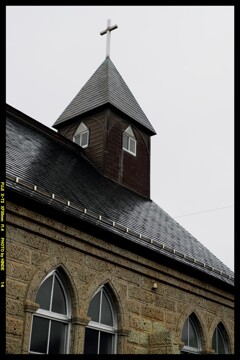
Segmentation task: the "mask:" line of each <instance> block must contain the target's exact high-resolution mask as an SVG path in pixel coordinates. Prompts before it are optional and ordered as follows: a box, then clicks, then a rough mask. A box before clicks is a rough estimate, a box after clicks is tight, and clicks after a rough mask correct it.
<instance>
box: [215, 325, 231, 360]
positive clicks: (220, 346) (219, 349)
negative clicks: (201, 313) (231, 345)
mask: <svg viewBox="0 0 240 360" xmlns="http://www.w3.org/2000/svg"><path fill="white" fill-rule="evenodd" d="M212 348H213V350H215V354H228V346H227V333H226V330H225V328H224V326H223V325H222V324H221V323H220V324H218V326H217V327H216V329H215V331H214V334H213V339H212Z"/></svg>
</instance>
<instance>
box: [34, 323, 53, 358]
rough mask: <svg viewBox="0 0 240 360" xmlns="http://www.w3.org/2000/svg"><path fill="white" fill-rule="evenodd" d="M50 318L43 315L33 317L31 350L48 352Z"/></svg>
mask: <svg viewBox="0 0 240 360" xmlns="http://www.w3.org/2000/svg"><path fill="white" fill-rule="evenodd" d="M48 327H49V320H48V319H43V318H41V317H37V316H34V317H33V326H32V338H31V345H30V351H34V352H38V353H42V354H46V352H47V340H48Z"/></svg>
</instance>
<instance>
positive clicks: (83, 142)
mask: <svg viewBox="0 0 240 360" xmlns="http://www.w3.org/2000/svg"><path fill="white" fill-rule="evenodd" d="M73 142H75V143H76V144H78V145H80V146H81V147H82V148H86V147H88V143H89V130H88V128H87V127H86V125H85V124H84V123H83V122H81V123H80V125H79V126H78V128H77V130H76V131H75V133H74V135H73Z"/></svg>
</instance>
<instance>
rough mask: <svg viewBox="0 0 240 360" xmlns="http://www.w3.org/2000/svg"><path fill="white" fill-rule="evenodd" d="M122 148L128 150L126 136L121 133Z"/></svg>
mask: <svg viewBox="0 0 240 360" xmlns="http://www.w3.org/2000/svg"><path fill="white" fill-rule="evenodd" d="M123 148H124V149H126V150H128V136H127V135H126V134H123Z"/></svg>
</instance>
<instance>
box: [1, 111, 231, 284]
mask: <svg viewBox="0 0 240 360" xmlns="http://www.w3.org/2000/svg"><path fill="white" fill-rule="evenodd" d="M35 123H36V126H35V127H32V126H31V125H30V124H25V123H22V122H21V121H19V120H18V121H16V120H15V119H14V116H12V115H11V116H9V117H8V118H7V127H6V130H7V147H6V150H7V168H6V170H7V174H10V175H12V176H14V177H16V176H17V177H19V178H20V179H22V180H24V181H27V182H28V183H30V184H33V185H37V186H38V187H40V188H42V189H44V190H45V191H47V192H49V193H54V194H56V196H57V195H58V196H60V197H61V198H62V199H65V200H66V201H67V200H68V201H70V202H71V203H72V204H75V205H77V206H80V207H83V208H87V209H88V210H91V211H93V212H94V213H96V214H99V215H102V216H104V217H106V218H108V219H111V220H112V221H115V222H117V223H119V224H121V225H123V226H124V227H127V228H129V229H130V230H131V231H134V232H136V233H140V234H142V235H143V236H146V237H149V238H151V239H153V240H154V243H155V244H160V243H164V244H165V245H166V246H168V247H169V248H172V249H175V250H176V251H179V252H181V253H182V254H185V255H187V256H190V257H192V258H194V259H196V260H197V261H200V262H202V263H206V264H208V265H209V266H212V267H214V268H216V269H218V270H220V271H223V272H224V273H225V274H227V275H229V276H231V277H233V272H232V271H231V270H230V269H229V268H228V267H227V266H226V265H224V264H223V263H222V262H221V261H220V260H219V259H217V258H216V256H215V255H213V254H212V253H211V252H210V251H209V250H208V249H207V248H206V247H204V246H203V245H202V244H201V243H200V242H199V241H197V240H196V239H195V238H194V237H193V236H191V234H190V233H189V232H187V231H186V230H185V229H184V228H183V227H181V226H180V225H179V224H178V223H177V222H176V221H175V220H174V219H173V218H171V217H170V216H169V215H168V214H167V213H166V212H165V211H164V210H162V209H161V208H160V207H159V206H158V205H157V204H156V203H154V202H153V201H151V200H147V199H144V198H142V197H141V196H139V195H137V194H135V193H134V192H131V191H129V190H128V189H126V188H123V187H121V186H119V185H118V184H116V183H114V182H112V181H110V180H108V179H106V178H105V177H103V176H102V175H101V174H99V173H98V172H97V171H96V170H95V169H94V167H92V165H91V164H90V163H89V162H88V161H86V160H85V158H84V157H83V155H82V153H81V152H80V151H79V152H76V151H74V149H77V145H75V144H73V143H71V142H70V141H69V144H70V143H71V144H70V147H69V148H66V147H65V146H63V144H62V142H61V141H60V140H58V139H61V136H60V135H59V134H56V133H55V132H54V131H52V130H50V129H48V131H46V132H42V131H39V129H38V125H37V124H38V123H37V122H35ZM49 134H50V135H49ZM56 135H58V137H57V136H56ZM65 141H66V142H68V140H65ZM71 147H72V149H71ZM7 186H8V187H9V188H12V189H13V188H14V189H15V191H19V192H22V193H23V194H24V193H25V194H26V195H27V193H28V195H29V194H30V195H31V197H33V198H34V197H35V199H36V200H37V201H42V202H44V201H46V200H44V198H43V197H42V198H41V197H40V196H39V197H38V196H37V195H36V192H34V191H33V190H28V189H23V188H22V187H21V186H20V185H19V184H17V183H15V184H14V183H13V182H12V181H7ZM46 205H47V206H52V207H56V208H58V209H60V211H65V212H67V211H69V214H71V215H72V216H78V217H79V218H82V219H84V221H87V222H91V221H92V222H94V224H95V225H98V226H99V227H104V228H105V229H107V230H108V231H109V232H113V233H117V234H120V235H121V236H122V241H135V242H136V241H137V242H138V243H139V246H148V247H151V248H152V250H153V251H160V252H161V253H162V254H163V255H166V256H170V257H171V258H172V260H173V261H180V262H184V263H187V264H189V267H190V268H191V267H195V268H199V270H200V271H203V272H205V273H208V274H209V275H211V276H213V277H216V278H219V279H221V280H223V281H224V282H227V283H230V284H232V283H233V279H228V278H226V277H223V276H222V275H220V274H218V273H216V272H214V271H212V270H209V269H208V268H205V267H200V266H199V265H198V264H197V263H194V262H192V263H190V262H188V261H187V259H184V258H180V257H178V256H176V254H174V253H172V254H170V253H169V252H167V251H165V250H164V249H160V248H159V249H157V247H156V246H155V245H154V244H149V243H146V242H144V241H142V240H141V239H138V240H136V239H137V238H136V237H134V236H132V235H131V232H127V231H125V232H123V231H121V230H120V229H118V228H117V227H113V226H112V225H109V224H106V223H105V224H103V223H101V221H97V220H93V219H91V218H90V217H88V216H85V217H84V214H77V213H76V212H74V211H73V210H71V209H70V208H69V209H67V207H66V206H62V205H59V204H58V205H57V202H56V203H55V202H54V200H53V201H49V199H48V200H47V201H46Z"/></svg>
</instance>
